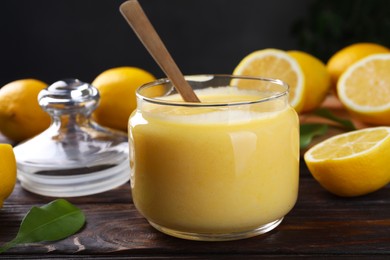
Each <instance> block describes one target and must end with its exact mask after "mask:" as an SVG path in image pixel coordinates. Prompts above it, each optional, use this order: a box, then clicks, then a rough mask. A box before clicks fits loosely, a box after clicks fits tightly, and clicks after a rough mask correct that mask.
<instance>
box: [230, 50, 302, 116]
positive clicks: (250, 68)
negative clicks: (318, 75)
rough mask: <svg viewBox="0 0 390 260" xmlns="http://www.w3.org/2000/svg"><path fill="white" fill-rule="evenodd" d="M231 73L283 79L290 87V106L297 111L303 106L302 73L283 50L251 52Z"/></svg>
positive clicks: (294, 61) (296, 63)
mask: <svg viewBox="0 0 390 260" xmlns="http://www.w3.org/2000/svg"><path fill="white" fill-rule="evenodd" d="M233 75H238V76H257V77H263V78H274V79H280V80H283V81H284V82H286V83H287V84H288V85H289V87H290V91H289V92H290V96H289V100H290V104H291V106H292V107H293V108H295V110H296V111H297V112H300V111H301V110H302V108H303V93H304V84H305V79H304V75H303V72H302V70H301V67H300V66H299V64H298V62H297V61H296V60H295V59H294V58H293V57H291V56H290V55H288V54H287V52H285V51H282V50H278V49H264V50H258V51H255V52H252V53H250V54H249V55H247V56H246V57H244V58H243V59H242V60H241V62H240V63H239V64H238V65H237V67H236V68H235V69H234V71H233Z"/></svg>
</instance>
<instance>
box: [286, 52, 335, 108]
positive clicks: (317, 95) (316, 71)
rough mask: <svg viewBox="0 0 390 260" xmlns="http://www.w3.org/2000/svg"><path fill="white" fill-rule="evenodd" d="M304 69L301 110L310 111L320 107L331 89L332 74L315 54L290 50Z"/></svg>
mask: <svg viewBox="0 0 390 260" xmlns="http://www.w3.org/2000/svg"><path fill="white" fill-rule="evenodd" d="M287 53H288V54H289V55H290V56H291V57H293V58H294V59H295V60H296V61H297V62H298V64H299V66H300V67H301V69H302V72H303V75H304V77H305V87H304V90H305V91H304V95H303V99H304V102H303V108H302V111H301V112H309V111H313V110H314V109H316V108H318V107H319V106H320V105H321V104H322V102H323V101H324V99H325V97H326V95H327V94H328V92H329V89H330V76H329V73H328V70H327V69H326V66H325V64H324V63H323V62H322V61H321V60H319V59H317V58H316V57H314V56H313V55H311V54H309V53H306V52H302V51H295V50H294V51H288V52H287Z"/></svg>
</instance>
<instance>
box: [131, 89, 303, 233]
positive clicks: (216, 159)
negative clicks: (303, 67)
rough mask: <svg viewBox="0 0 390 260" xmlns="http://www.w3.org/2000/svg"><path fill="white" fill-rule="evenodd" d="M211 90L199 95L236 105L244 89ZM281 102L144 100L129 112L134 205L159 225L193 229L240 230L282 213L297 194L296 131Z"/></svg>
mask: <svg viewBox="0 0 390 260" xmlns="http://www.w3.org/2000/svg"><path fill="white" fill-rule="evenodd" d="M213 93H214V92H210V93H209V92H198V96H199V97H200V99H201V100H202V102H205V100H207V101H206V102H208V101H214V102H215V101H223V100H226V99H229V100H230V101H234V102H236V101H243V100H247V99H248V93H249V92H248V93H244V94H243V95H237V93H233V94H231V95H230V96H226V91H225V92H223V91H218V92H215V93H214V94H213ZM219 93H225V94H223V95H222V94H219ZM250 96H251V97H250V98H251V99H250V100H254V99H256V98H253V95H251V94H250ZM278 102H279V103H277V102H276V103H275V104H271V105H269V104H268V105H267V106H264V104H260V105H258V106H257V107H256V106H254V107H252V109H248V108H247V107H248V105H246V106H232V107H229V108H224V109H222V110H217V109H214V108H207V109H202V108H193V107H192V108H184V107H164V108H161V106H159V105H150V104H147V105H150V106H147V105H145V106H144V107H143V108H142V109H141V110H142V113H141V111H138V112H137V113H134V114H133V115H132V117H131V119H130V121H129V134H130V140H132V141H131V146H132V147H131V149H133V152H134V158H133V159H132V168H133V172H132V179H131V183H132V196H133V201H134V203H135V205H136V207H137V209H138V210H139V211H140V212H141V213H142V214H143V215H144V216H145V217H146V218H147V219H148V220H149V221H151V222H153V223H155V224H157V225H160V226H162V227H166V228H170V229H174V230H179V231H185V232H194V233H198V232H199V233H228V232H240V231H245V230H250V229H253V228H256V227H258V226H261V225H263V224H267V223H269V222H272V221H275V220H278V219H280V218H282V217H283V216H285V215H286V214H287V213H288V212H289V211H290V210H291V208H292V207H293V206H294V204H295V202H296V198H297V194H298V178H299V172H298V168H299V167H298V164H299V148H298V138H299V137H298V136H299V133H298V118H297V115H296V113H295V111H294V110H293V109H292V108H290V107H289V106H286V105H285V104H283V105H282V104H280V101H278ZM270 106H271V107H275V106H276V107H278V106H280V107H283V108H281V109H279V110H278V111H276V112H271V111H269V110H272V109H270ZM263 110H264V111H263Z"/></svg>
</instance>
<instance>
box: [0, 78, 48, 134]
mask: <svg viewBox="0 0 390 260" xmlns="http://www.w3.org/2000/svg"><path fill="white" fill-rule="evenodd" d="M46 86H47V84H46V83H44V82H42V81H39V80H36V79H21V80H16V81H13V82H11V83H8V84H7V85H5V86H3V87H2V88H1V89H0V132H2V133H3V135H4V136H6V137H8V138H9V139H11V140H13V141H15V142H20V141H23V140H25V139H28V138H30V137H33V136H35V135H37V134H39V133H41V132H42V131H43V130H45V129H46V128H48V127H49V125H50V116H49V115H48V114H47V113H46V112H45V111H43V110H42V109H41V107H40V106H39V103H38V94H39V92H40V91H41V90H42V89H44V88H45V87H46Z"/></svg>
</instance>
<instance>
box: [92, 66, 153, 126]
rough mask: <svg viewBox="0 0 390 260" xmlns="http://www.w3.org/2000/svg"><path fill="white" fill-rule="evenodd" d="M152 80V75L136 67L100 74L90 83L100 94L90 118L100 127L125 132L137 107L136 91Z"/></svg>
mask: <svg viewBox="0 0 390 260" xmlns="http://www.w3.org/2000/svg"><path fill="white" fill-rule="evenodd" d="M154 80H155V77H154V76H153V75H152V74H150V73H149V72H147V71H145V70H143V69H140V68H136V67H117V68H112V69H108V70H106V71H104V72H102V73H101V74H99V75H98V76H97V77H96V78H95V80H94V81H93V82H92V85H93V86H95V87H96V88H97V89H98V90H99V93H100V103H99V105H98V107H97V109H96V110H95V111H94V112H93V114H92V118H93V119H94V120H95V121H96V122H97V123H98V124H100V125H102V126H106V127H110V128H113V129H117V130H121V131H125V132H126V131H127V123H128V120H129V117H130V114H131V113H132V112H133V110H134V109H135V108H136V106H137V104H136V96H135V91H136V89H137V88H138V87H140V86H141V85H143V84H145V83H148V82H151V81H154Z"/></svg>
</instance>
